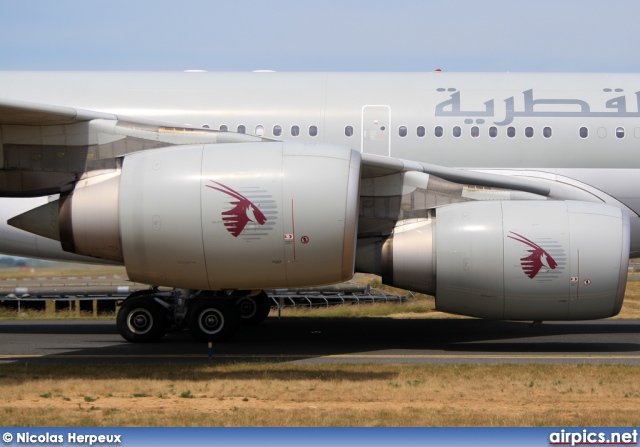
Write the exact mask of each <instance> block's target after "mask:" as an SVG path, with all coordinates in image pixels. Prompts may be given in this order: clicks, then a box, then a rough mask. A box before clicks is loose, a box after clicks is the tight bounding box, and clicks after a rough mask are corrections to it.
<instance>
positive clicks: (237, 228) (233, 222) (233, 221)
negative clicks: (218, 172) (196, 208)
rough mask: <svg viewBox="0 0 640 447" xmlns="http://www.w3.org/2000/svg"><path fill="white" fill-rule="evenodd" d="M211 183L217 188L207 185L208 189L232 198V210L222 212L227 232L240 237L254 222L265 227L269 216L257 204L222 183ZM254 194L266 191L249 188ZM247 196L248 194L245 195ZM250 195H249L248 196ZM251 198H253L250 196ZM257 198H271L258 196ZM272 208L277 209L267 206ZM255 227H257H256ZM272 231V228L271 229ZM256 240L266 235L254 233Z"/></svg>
mask: <svg viewBox="0 0 640 447" xmlns="http://www.w3.org/2000/svg"><path fill="white" fill-rule="evenodd" d="M209 182H210V183H213V184H214V185H216V186H212V185H206V186H207V188H211V189H215V190H216V191H220V192H222V193H224V194H226V195H227V196H229V197H231V199H232V200H231V201H230V202H229V204H230V205H231V209H229V210H227V211H223V212H222V221H223V222H224V226H225V227H226V229H227V231H228V232H229V233H231V234H232V235H233V236H234V237H238V236H239V235H240V234H241V233H242V232H243V230H244V229H245V227H246V226H247V224H248V223H249V222H253V223H254V224H257V225H258V226H263V225H265V223H267V216H265V214H264V213H263V212H262V211H261V210H260V209H259V208H258V206H257V205H256V204H254V203H253V202H252V201H251V200H249V198H247V197H245V196H244V195H242V194H241V193H239V192H238V191H235V190H233V189H231V188H229V187H228V186H226V185H223V184H222V183H218V182H215V181H213V180H209ZM247 189H249V191H250V192H252V193H254V194H255V193H261V192H265V191H257V190H256V188H247ZM245 194H247V193H245ZM247 195H248V194H247ZM250 197H251V196H250ZM256 197H257V198H270V197H271V196H264V195H260V196H256ZM267 202H271V203H274V201H273V200H269V201H267ZM267 207H270V208H275V206H267ZM254 226H255V225H254ZM269 229H270V228H269ZM252 235H253V236H254V239H255V238H256V237H255V236H266V234H257V233H253V234H252Z"/></svg>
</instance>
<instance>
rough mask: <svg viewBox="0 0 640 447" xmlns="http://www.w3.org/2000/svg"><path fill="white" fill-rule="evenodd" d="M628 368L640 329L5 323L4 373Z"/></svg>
mask: <svg viewBox="0 0 640 447" xmlns="http://www.w3.org/2000/svg"><path fill="white" fill-rule="evenodd" d="M10 362H29V363H32V362H54V363H100V362H101V363H134V362H149V363H150V362H154V363H157V362H215V363H221V362H295V363H368V362H376V363H505V362H506V363H574V364H575V363H624V364H640V320H601V321H589V322H561V323H543V324H542V325H540V326H536V327H532V326H531V325H530V324H529V323H524V322H501V321H487V320H475V319H460V320H428V319H424V320H423V319H407V320H401V319H391V318H315V319H311V318H282V319H280V320H278V319H277V318H275V317H269V318H268V319H267V321H265V322H264V323H263V324H262V325H260V326H256V327H243V328H241V329H240V331H239V332H238V334H236V336H235V337H234V338H233V340H231V341H229V342H225V343H218V344H214V347H213V357H212V358H211V359H209V358H208V356H207V345H206V343H201V342H196V341H194V339H193V338H192V337H191V336H190V335H189V333H188V332H180V333H171V334H169V335H167V336H166V337H165V338H163V339H162V340H161V341H160V342H157V343H150V344H132V343H127V342H125V341H124V340H123V339H122V338H121V337H120V336H119V335H118V333H117V331H116V326H115V322H113V321H3V322H0V363H10Z"/></svg>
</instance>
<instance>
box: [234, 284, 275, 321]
mask: <svg viewBox="0 0 640 447" xmlns="http://www.w3.org/2000/svg"><path fill="white" fill-rule="evenodd" d="M236 303H237V305H238V310H239V311H240V316H241V317H242V324H243V325H245V326H255V325H258V324H260V323H262V322H263V321H264V320H265V319H266V318H267V317H268V316H269V312H270V311H271V306H270V305H269V296H268V295H267V294H266V293H265V292H264V291H261V292H260V293H259V294H257V295H255V296H251V295H247V296H243V297H240V298H238V300H237V301H236Z"/></svg>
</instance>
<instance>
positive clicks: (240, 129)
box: [238, 124, 247, 133]
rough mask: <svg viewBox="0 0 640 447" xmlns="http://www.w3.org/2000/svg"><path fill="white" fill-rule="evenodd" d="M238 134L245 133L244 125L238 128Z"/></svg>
mask: <svg viewBox="0 0 640 447" xmlns="http://www.w3.org/2000/svg"><path fill="white" fill-rule="evenodd" d="M238 133H247V127H246V126H245V125H244V124H240V125H239V126H238Z"/></svg>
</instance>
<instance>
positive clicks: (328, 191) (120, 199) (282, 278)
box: [9, 142, 360, 290]
mask: <svg viewBox="0 0 640 447" xmlns="http://www.w3.org/2000/svg"><path fill="white" fill-rule="evenodd" d="M359 180H360V154H359V153H358V152H355V151H352V150H350V149H347V148H343V147H337V146H328V145H315V144H302V143H292V142H270V143H235V144H216V145H190V146H178V147H171V148H164V149H154V150H149V151H142V152H138V153H135V154H131V155H127V156H126V157H124V159H123V161H122V167H121V169H120V170H119V171H118V172H116V173H111V174H104V175H98V176H94V177H88V178H86V179H83V180H81V181H80V182H78V183H77V184H76V187H75V189H74V190H73V191H72V192H71V193H70V194H67V195H63V196H61V198H60V200H59V201H56V202H51V203H49V204H47V205H44V206H42V207H40V208H37V209H35V210H32V211H29V212H27V213H25V214H22V215H20V216H17V217H15V218H13V219H11V220H10V221H9V224H10V225H13V226H16V227H18V228H22V229H24V230H26V231H30V232H32V233H35V234H39V235H41V236H46V237H49V238H52V239H58V240H60V242H61V244H62V247H63V249H64V250H65V251H69V252H73V253H77V254H82V255H86V256H92V257H97V258H101V259H106V260H111V261H117V262H122V263H124V265H125V266H126V269H127V273H128V275H129V278H130V279H131V280H132V281H138V282H142V283H147V284H155V285H166V286H171V287H181V288H188V289H199V290H220V289H262V288H273V287H296V286H308V285H311V284H326V283H335V282H340V281H345V280H347V279H349V278H351V277H352V276H353V265H354V259H355V242H356V232H357V218H358V216H357V203H358V184H359Z"/></svg>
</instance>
